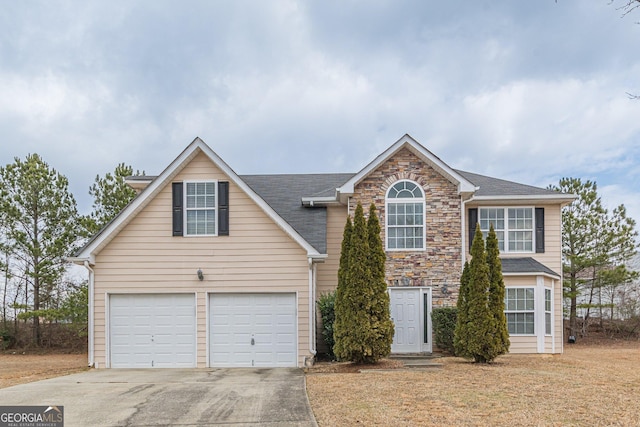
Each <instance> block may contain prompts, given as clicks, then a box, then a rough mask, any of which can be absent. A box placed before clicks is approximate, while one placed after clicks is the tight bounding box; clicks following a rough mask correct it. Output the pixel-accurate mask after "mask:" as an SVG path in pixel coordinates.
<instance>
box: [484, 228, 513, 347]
mask: <svg viewBox="0 0 640 427" xmlns="http://www.w3.org/2000/svg"><path fill="white" fill-rule="evenodd" d="M487 264H488V266H489V283H490V284H489V308H490V310H491V312H492V313H493V321H494V324H493V326H494V328H495V331H494V332H493V333H492V336H493V338H494V339H495V340H496V342H495V349H496V353H497V354H496V357H497V356H499V355H501V354H505V353H507V352H508V351H509V346H510V341H509V331H508V329H507V317H506V316H505V314H504V295H505V287H504V280H503V278H502V262H501V261H500V248H499V245H498V236H496V232H495V230H494V229H493V224H491V228H490V229H489V234H488V235H487Z"/></svg>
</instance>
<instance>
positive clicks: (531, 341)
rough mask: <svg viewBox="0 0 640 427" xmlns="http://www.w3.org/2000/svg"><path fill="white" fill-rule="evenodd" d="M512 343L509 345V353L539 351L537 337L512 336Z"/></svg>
mask: <svg viewBox="0 0 640 427" xmlns="http://www.w3.org/2000/svg"><path fill="white" fill-rule="evenodd" d="M509 340H510V342H511V345H510V346H509V353H514V354H517V353H537V352H538V341H537V338H536V337H533V336H531V337H521V336H515V337H514V336H512V337H509Z"/></svg>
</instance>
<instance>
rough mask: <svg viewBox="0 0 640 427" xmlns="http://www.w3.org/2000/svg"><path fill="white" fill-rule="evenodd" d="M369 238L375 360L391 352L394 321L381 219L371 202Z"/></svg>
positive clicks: (373, 358)
mask: <svg viewBox="0 0 640 427" xmlns="http://www.w3.org/2000/svg"><path fill="white" fill-rule="evenodd" d="M367 236H368V239H369V252H370V256H369V261H370V268H371V280H372V281H371V290H372V291H373V295H372V298H371V310H370V312H369V313H368V314H369V319H370V322H371V346H372V349H373V354H372V361H373V362H375V361H377V360H379V359H381V358H383V357H386V356H388V355H389V354H390V353H391V343H392V342H393V332H394V327H393V321H392V320H391V314H390V310H389V305H390V301H389V293H388V292H387V283H386V281H385V262H386V260H387V255H386V254H385V252H384V248H383V246H382V239H381V238H380V221H378V216H377V215H376V206H375V205H374V204H373V203H371V206H370V207H369V218H368V220H367Z"/></svg>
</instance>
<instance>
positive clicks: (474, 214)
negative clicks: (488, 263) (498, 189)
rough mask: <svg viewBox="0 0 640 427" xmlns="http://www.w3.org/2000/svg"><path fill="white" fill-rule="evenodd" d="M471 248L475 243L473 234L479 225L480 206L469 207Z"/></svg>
mask: <svg viewBox="0 0 640 427" xmlns="http://www.w3.org/2000/svg"><path fill="white" fill-rule="evenodd" d="M468 221H469V250H471V245H472V244H473V236H474V235H475V234H476V225H478V208H471V209H469V218H468Z"/></svg>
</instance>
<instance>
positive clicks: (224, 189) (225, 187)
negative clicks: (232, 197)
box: [218, 181, 229, 236]
mask: <svg viewBox="0 0 640 427" xmlns="http://www.w3.org/2000/svg"><path fill="white" fill-rule="evenodd" d="M228 235H229V183H228V182H226V181H218V236H228Z"/></svg>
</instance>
